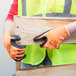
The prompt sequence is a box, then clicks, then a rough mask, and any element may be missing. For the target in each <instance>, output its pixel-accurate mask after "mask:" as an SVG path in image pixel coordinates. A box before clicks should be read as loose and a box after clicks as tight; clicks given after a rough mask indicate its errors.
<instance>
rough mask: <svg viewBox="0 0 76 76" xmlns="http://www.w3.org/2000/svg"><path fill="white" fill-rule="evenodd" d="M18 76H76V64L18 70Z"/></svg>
mask: <svg viewBox="0 0 76 76" xmlns="http://www.w3.org/2000/svg"><path fill="white" fill-rule="evenodd" d="M16 76H76V64H71V65H62V66H53V67H45V68H41V69H34V70H18V71H17V73H16Z"/></svg>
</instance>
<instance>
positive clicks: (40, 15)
mask: <svg viewBox="0 0 76 76" xmlns="http://www.w3.org/2000/svg"><path fill="white" fill-rule="evenodd" d="M35 16H36V17H37V16H38V17H42V16H43V15H42V14H39V15H34V16H33V17H35Z"/></svg>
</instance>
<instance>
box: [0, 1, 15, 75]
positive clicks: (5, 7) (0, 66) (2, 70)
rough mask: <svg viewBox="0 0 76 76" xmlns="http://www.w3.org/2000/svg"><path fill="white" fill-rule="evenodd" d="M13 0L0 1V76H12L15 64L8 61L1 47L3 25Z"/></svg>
mask: <svg viewBox="0 0 76 76" xmlns="http://www.w3.org/2000/svg"><path fill="white" fill-rule="evenodd" d="M12 2H13V0H0V76H14V75H15V71H16V70H15V62H14V61H13V60H12V59H10V57H9V55H8V53H7V51H6V49H5V48H4V47H3V43H2V36H3V24H4V20H5V18H6V16H7V14H8V11H9V9H10V6H11V3H12Z"/></svg>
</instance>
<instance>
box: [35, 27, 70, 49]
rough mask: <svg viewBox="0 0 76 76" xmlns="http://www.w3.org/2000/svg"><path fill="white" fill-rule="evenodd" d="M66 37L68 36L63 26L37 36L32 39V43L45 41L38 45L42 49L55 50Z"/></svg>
mask: <svg viewBox="0 0 76 76" xmlns="http://www.w3.org/2000/svg"><path fill="white" fill-rule="evenodd" d="M67 36H70V34H69V32H68V31H67V29H66V27H65V26H60V27H58V28H55V29H54V30H50V31H47V32H45V33H43V34H41V35H39V36H36V37H35V38H34V41H39V40H41V39H45V42H43V43H42V44H40V46H41V47H43V48H48V49H57V48H58V47H59V45H60V43H61V42H62V40H64V39H65V38H66V37H67Z"/></svg>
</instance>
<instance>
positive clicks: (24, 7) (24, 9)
mask: <svg viewBox="0 0 76 76" xmlns="http://www.w3.org/2000/svg"><path fill="white" fill-rule="evenodd" d="M22 15H23V16H26V0H22Z"/></svg>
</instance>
